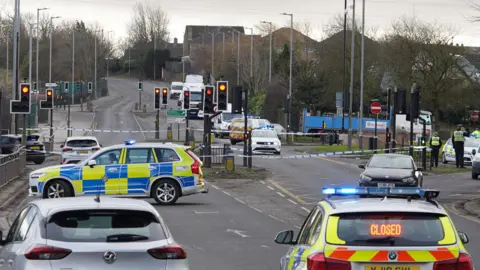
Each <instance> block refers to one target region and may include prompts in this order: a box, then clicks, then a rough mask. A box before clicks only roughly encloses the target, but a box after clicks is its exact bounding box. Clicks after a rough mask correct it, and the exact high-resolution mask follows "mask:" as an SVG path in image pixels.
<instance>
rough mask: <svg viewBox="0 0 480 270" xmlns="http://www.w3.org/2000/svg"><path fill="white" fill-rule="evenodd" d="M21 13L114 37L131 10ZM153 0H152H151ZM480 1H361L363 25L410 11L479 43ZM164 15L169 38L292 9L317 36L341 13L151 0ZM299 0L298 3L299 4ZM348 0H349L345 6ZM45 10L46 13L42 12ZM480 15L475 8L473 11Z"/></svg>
mask: <svg viewBox="0 0 480 270" xmlns="http://www.w3.org/2000/svg"><path fill="white" fill-rule="evenodd" d="M2 1H3V4H4V6H5V9H7V10H13V6H14V0H0V3H2ZM20 1H21V12H22V13H25V12H30V13H36V9H37V8H41V7H48V8H50V10H49V11H48V12H49V14H50V15H51V16H62V18H64V19H68V20H84V21H85V22H87V23H91V24H93V23H98V24H100V25H102V26H103V27H104V29H105V30H106V31H114V38H115V40H117V39H119V38H120V37H122V36H125V35H126V25H127V23H128V22H129V20H130V16H131V14H132V6H133V5H134V3H135V1H131V0H20ZM151 1H154V0H151ZM472 1H475V2H477V3H480V0H366V2H367V6H366V25H367V28H377V29H379V30H380V31H381V30H382V28H384V27H385V26H387V25H389V24H390V23H391V21H392V20H393V19H397V18H399V17H401V16H402V15H415V16H417V17H419V18H420V19H422V20H426V21H430V22H438V23H441V24H445V25H448V26H454V27H455V29H456V31H457V32H458V37H457V39H456V40H455V42H458V43H464V44H465V45H471V46H480V36H479V34H480V22H479V23H472V22H470V21H469V20H468V18H471V16H472V15H475V11H474V10H472V8H471V5H470V3H471V2H472ZM157 2H159V3H160V4H161V5H162V6H163V8H164V10H165V11H166V12H167V13H168V14H169V17H170V21H171V25H170V32H171V37H172V39H173V38H174V37H177V38H178V39H179V42H181V41H182V40H183V33H184V31H185V25H242V26H245V27H251V26H253V25H255V24H257V23H259V22H260V21H262V20H265V21H272V22H274V23H277V24H280V25H285V24H286V23H287V20H288V18H287V17H285V16H282V15H279V13H281V12H287V13H293V14H294V18H295V21H300V22H301V21H309V22H310V23H311V25H312V28H313V29H314V30H313V33H312V36H313V38H315V39H317V40H318V39H321V38H322V37H323V28H324V26H325V25H326V24H328V23H329V22H330V21H331V20H332V18H333V17H335V16H336V15H338V14H342V12H343V5H344V3H343V1H341V0H297V1H285V0H283V1H282V0H242V1H233V0H176V1H172V0H155V3H157ZM300 3H302V4H300ZM352 3H353V0H349V5H351V4H352ZM45 14H46V13H45ZM356 14H357V15H356V16H357V18H358V19H361V14H362V1H361V0H357V7H356ZM478 15H480V12H478Z"/></svg>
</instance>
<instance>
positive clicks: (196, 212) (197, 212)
mask: <svg viewBox="0 0 480 270" xmlns="http://www.w3.org/2000/svg"><path fill="white" fill-rule="evenodd" d="M193 212H194V213H195V214H199V215H201V214H219V212H201V211H193Z"/></svg>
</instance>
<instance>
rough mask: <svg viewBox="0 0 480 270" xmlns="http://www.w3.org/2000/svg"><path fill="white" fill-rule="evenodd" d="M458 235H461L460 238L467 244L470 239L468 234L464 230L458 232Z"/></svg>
mask: <svg viewBox="0 0 480 270" xmlns="http://www.w3.org/2000/svg"><path fill="white" fill-rule="evenodd" d="M458 236H459V237H460V240H461V241H462V243H463V244H467V243H468V242H469V241H470V240H468V236H467V234H466V233H464V232H458Z"/></svg>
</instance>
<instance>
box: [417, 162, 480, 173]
mask: <svg viewBox="0 0 480 270" xmlns="http://www.w3.org/2000/svg"><path fill="white" fill-rule="evenodd" d="M471 171H472V169H471V168H470V167H466V168H457V167H456V166H455V165H454V164H451V165H450V164H446V165H445V164H438V167H434V168H432V170H427V171H426V172H428V173H430V174H431V175H442V174H456V173H471Z"/></svg>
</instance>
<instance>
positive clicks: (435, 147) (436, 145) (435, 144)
mask: <svg viewBox="0 0 480 270" xmlns="http://www.w3.org/2000/svg"><path fill="white" fill-rule="evenodd" d="M441 145H442V140H441V139H440V137H439V136H438V132H434V133H433V136H432V137H431V138H430V147H431V148H432V152H430V154H431V156H432V160H431V162H432V166H435V167H438V154H439V153H440V146H441Z"/></svg>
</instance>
